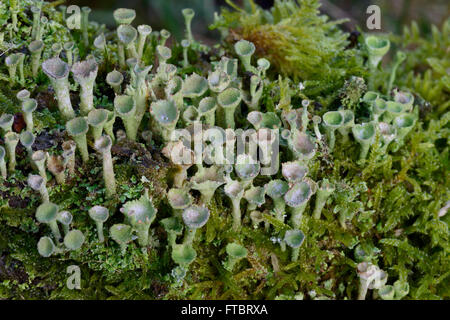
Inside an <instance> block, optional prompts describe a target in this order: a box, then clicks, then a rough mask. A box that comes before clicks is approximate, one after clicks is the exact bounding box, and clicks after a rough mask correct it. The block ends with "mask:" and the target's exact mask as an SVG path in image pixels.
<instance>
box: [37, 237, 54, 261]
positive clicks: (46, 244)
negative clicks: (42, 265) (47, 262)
mask: <svg viewBox="0 0 450 320" xmlns="http://www.w3.org/2000/svg"><path fill="white" fill-rule="evenodd" d="M37 249H38V252H39V254H40V255H41V256H43V257H44V258H48V257H50V256H51V255H52V254H53V253H54V252H55V251H56V246H55V244H54V243H53V240H52V239H51V238H49V237H41V238H40V239H39V242H38V243H37Z"/></svg>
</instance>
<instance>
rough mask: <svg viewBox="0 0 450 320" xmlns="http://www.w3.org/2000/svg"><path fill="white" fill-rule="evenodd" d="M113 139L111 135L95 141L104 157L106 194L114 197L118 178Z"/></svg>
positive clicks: (96, 146) (96, 147)
mask: <svg viewBox="0 0 450 320" xmlns="http://www.w3.org/2000/svg"><path fill="white" fill-rule="evenodd" d="M111 146H112V141H111V138H110V137H109V136H102V137H100V138H98V139H97V140H96V141H95V149H97V151H98V152H100V153H101V154H102V157H103V179H104V180H105V185H106V196H107V197H109V198H110V197H113V196H114V195H115V194H116V178H115V176H114V166H113V161H112V156H111Z"/></svg>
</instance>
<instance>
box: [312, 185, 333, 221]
mask: <svg viewBox="0 0 450 320" xmlns="http://www.w3.org/2000/svg"><path fill="white" fill-rule="evenodd" d="M334 190H335V186H334V184H332V183H330V181H328V179H323V180H322V182H321V184H320V187H319V189H317V195H316V205H315V207H314V214H313V216H314V218H315V219H320V215H321V214H322V209H323V207H324V206H325V203H326V202H327V199H328V198H329V197H330V196H331V194H332V193H333V192H334Z"/></svg>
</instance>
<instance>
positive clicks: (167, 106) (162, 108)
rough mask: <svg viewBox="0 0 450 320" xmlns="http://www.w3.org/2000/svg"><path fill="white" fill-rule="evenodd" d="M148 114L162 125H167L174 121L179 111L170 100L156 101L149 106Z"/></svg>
mask: <svg viewBox="0 0 450 320" xmlns="http://www.w3.org/2000/svg"><path fill="white" fill-rule="evenodd" d="M150 113H151V115H152V116H153V117H154V119H155V120H156V121H158V122H159V123H161V124H162V125H169V124H171V123H173V122H174V121H176V120H177V119H178V116H179V111H178V108H177V106H176V105H175V102H174V101H172V100H158V101H155V102H153V103H152V104H151V105H150Z"/></svg>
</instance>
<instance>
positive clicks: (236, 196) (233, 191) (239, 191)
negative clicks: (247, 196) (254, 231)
mask: <svg viewBox="0 0 450 320" xmlns="http://www.w3.org/2000/svg"><path fill="white" fill-rule="evenodd" d="M224 191H225V194H226V195H227V196H228V197H229V198H230V200H231V204H232V208H233V209H232V215H233V230H235V231H237V230H239V229H240V227H241V215H242V214H241V200H242V197H243V196H244V187H243V185H242V183H241V182H239V181H230V182H228V183H227V184H226V185H225V187H224Z"/></svg>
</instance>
